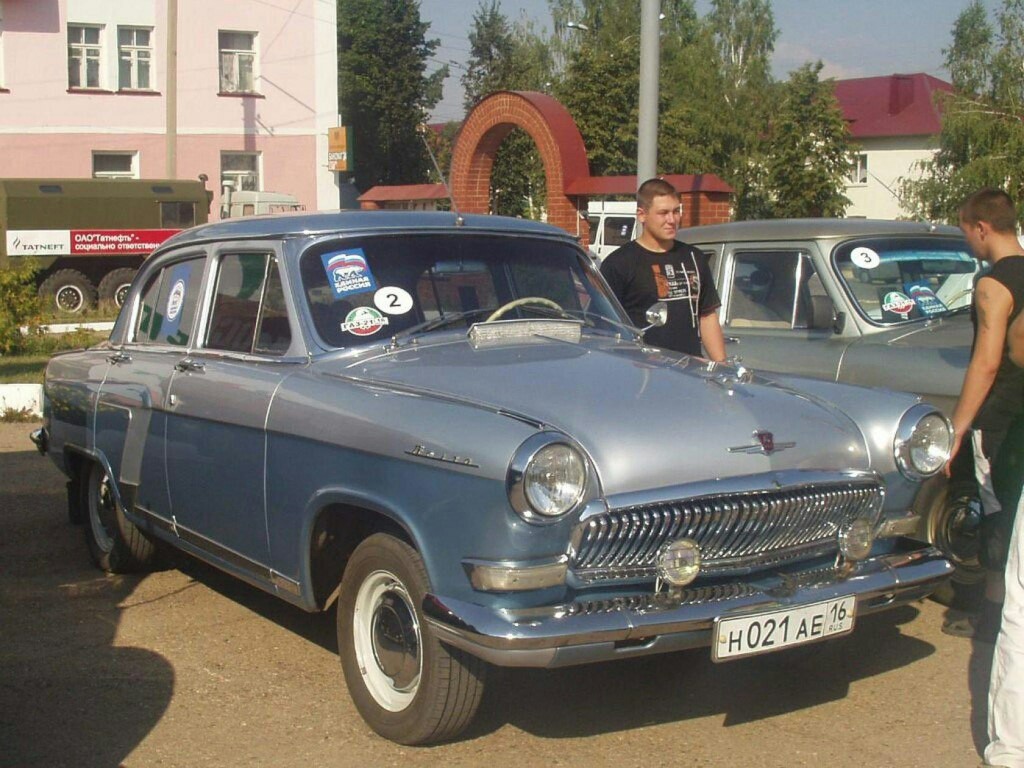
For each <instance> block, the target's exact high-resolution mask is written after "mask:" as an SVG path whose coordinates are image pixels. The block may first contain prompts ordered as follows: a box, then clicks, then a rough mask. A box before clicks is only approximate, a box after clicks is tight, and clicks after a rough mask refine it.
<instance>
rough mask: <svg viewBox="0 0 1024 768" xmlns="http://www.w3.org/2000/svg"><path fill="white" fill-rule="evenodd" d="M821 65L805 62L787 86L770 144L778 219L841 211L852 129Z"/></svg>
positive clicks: (769, 174) (769, 172)
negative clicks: (822, 76)
mask: <svg viewBox="0 0 1024 768" xmlns="http://www.w3.org/2000/svg"><path fill="white" fill-rule="evenodd" d="M821 68H822V64H821V62H820V61H819V62H817V63H815V64H805V65H804V66H802V67H801V68H800V69H798V70H796V71H795V72H793V73H792V74H791V75H790V78H789V80H788V81H787V82H786V83H785V85H784V86H783V91H782V98H781V101H780V104H779V111H778V116H777V119H776V120H775V122H774V123H773V125H772V128H771V138H770V139H769V141H768V144H767V147H766V156H767V157H766V161H765V171H766V173H765V181H766V186H767V190H768V193H769V199H770V203H771V213H772V215H773V216H775V217H778V218H796V217H802V216H842V215H843V212H844V211H845V210H846V206H848V205H849V204H850V201H849V200H848V199H847V198H846V196H845V195H844V194H843V192H842V190H843V188H844V187H845V180H846V175H847V173H848V171H849V169H850V153H851V151H852V147H851V144H850V134H849V130H848V129H847V127H846V121H845V120H844V119H843V115H842V112H841V111H840V109H839V103H838V102H837V101H836V97H835V89H834V85H833V82H832V81H830V80H827V81H822V80H820V79H819V74H820V73H821Z"/></svg>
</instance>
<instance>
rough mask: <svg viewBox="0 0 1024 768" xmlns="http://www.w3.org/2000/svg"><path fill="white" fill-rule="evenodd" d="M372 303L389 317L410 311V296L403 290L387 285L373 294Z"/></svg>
mask: <svg viewBox="0 0 1024 768" xmlns="http://www.w3.org/2000/svg"><path fill="white" fill-rule="evenodd" d="M373 303H374V304H376V305H377V309H379V310H380V311H381V312H386V313H387V314H389V315H404V314H405V313H406V312H408V311H409V310H410V309H412V296H410V295H409V292H408V291H407V290H405V289H404V288H399V287H398V286H395V285H388V286H385V287H384V288H379V289H378V290H377V292H376V293H375V294H373Z"/></svg>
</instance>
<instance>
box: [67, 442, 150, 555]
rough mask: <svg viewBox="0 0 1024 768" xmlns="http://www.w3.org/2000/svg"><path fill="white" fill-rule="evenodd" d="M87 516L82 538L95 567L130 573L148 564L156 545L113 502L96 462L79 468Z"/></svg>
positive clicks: (105, 475)
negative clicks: (81, 472) (82, 480)
mask: <svg viewBox="0 0 1024 768" xmlns="http://www.w3.org/2000/svg"><path fill="white" fill-rule="evenodd" d="M82 471H83V473H84V475H85V476H84V478H83V479H84V481H85V482H84V484H83V488H84V492H85V506H86V511H87V512H88V519H87V520H86V525H85V541H86V543H87V544H88V545H89V554H90V556H91V557H92V560H93V562H94V563H96V565H97V567H99V568H100V569H102V570H104V571H106V572H107V573H132V572H134V571H141V570H145V569H147V568H149V567H151V566H152V565H153V563H154V560H155V559H156V548H155V547H154V545H153V542H152V541H150V540H149V539H148V538H147V537H146V536H145V534H143V533H142V531H140V530H139V529H138V528H137V527H136V526H135V525H134V524H133V523H132V522H131V521H130V520H129V519H128V518H126V517H125V516H124V512H123V511H122V510H121V507H120V506H119V505H118V503H117V498H116V496H115V495H114V491H113V488H112V487H111V480H110V476H109V474H108V473H107V471H106V469H104V468H103V466H102V465H101V464H100V463H99V462H96V461H90V462H89V463H88V464H87V465H85V467H84V468H83V470H82Z"/></svg>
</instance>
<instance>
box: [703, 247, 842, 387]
mask: <svg viewBox="0 0 1024 768" xmlns="http://www.w3.org/2000/svg"><path fill="white" fill-rule="evenodd" d="M724 255H725V261H724V263H723V269H722V270H721V272H720V274H721V275H722V276H723V278H724V279H721V280H720V290H719V293H720V295H721V297H722V300H723V308H722V311H723V315H722V317H723V322H722V326H723V331H724V333H725V340H726V353H727V354H728V355H729V356H736V357H739V358H740V360H741V361H742V362H743V364H744V365H746V366H748V367H750V368H752V369H754V370H758V369H760V370H765V371H777V372H782V373H787V374H798V375H804V376H813V377H816V378H824V379H830V380H835V379H836V377H837V375H838V371H839V364H840V362H841V360H842V356H843V352H844V350H845V349H846V347H847V346H848V345H849V343H850V341H852V339H848V338H845V337H844V336H842V335H839V334H837V333H836V330H835V326H836V315H835V309H834V307H835V304H834V299H833V297H832V296H831V295H830V293H829V290H828V288H827V286H826V283H825V282H824V281H823V280H822V278H821V274H820V271H819V269H818V268H817V266H816V265H815V261H814V258H813V256H812V252H811V250H810V249H808V248H801V247H758V246H750V247H736V248H734V249H729V248H726V249H725V254H724Z"/></svg>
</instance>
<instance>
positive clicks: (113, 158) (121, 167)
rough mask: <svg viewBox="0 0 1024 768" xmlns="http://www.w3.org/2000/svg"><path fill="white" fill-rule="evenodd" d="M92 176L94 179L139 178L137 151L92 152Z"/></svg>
mask: <svg viewBox="0 0 1024 768" xmlns="http://www.w3.org/2000/svg"><path fill="white" fill-rule="evenodd" d="M92 177H93V178H94V179H137V178H139V153H138V152H93V153H92Z"/></svg>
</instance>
